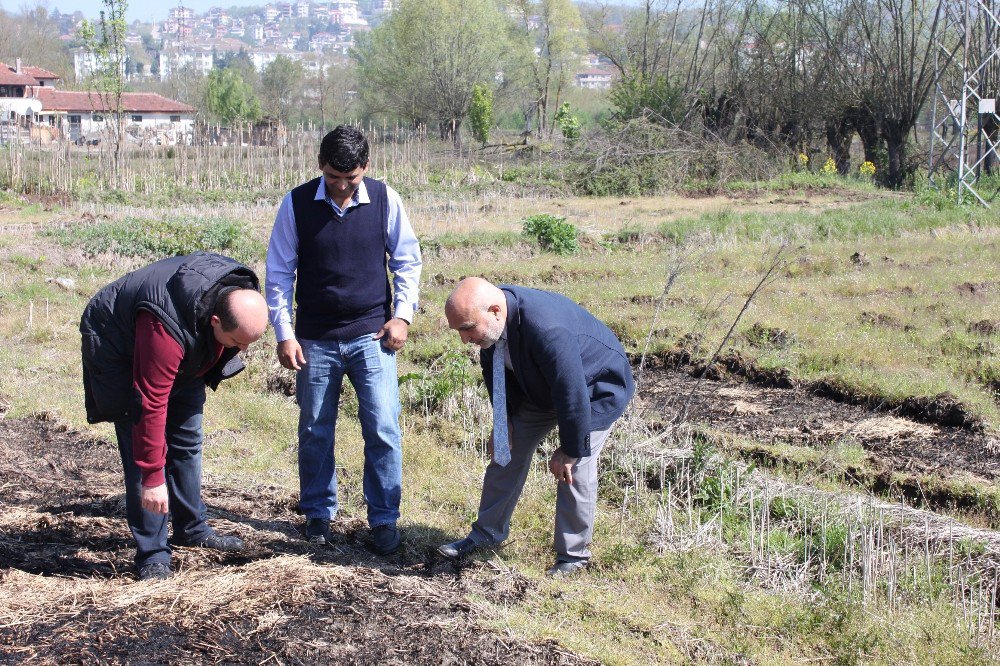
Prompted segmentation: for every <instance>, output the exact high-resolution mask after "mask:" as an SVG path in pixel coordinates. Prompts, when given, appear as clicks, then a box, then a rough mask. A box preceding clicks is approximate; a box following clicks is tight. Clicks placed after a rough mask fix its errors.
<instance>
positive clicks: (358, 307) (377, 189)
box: [292, 178, 392, 340]
mask: <svg viewBox="0 0 1000 666" xmlns="http://www.w3.org/2000/svg"><path fill="white" fill-rule="evenodd" d="M319 180H320V179H319V178H315V179H313V180H310V181H309V182H308V183H304V184H302V185H299V186H298V187H296V188H295V189H294V190H292V209H293V211H294V213H295V227H296V229H297V230H298V235H299V266H298V277H297V279H296V285H295V301H296V304H297V305H298V309H297V313H296V318H295V336H296V337H297V338H300V339H303V340H350V339H351V338H356V337H358V336H361V335H365V334H371V333H375V332H376V331H378V330H379V329H381V328H382V326H383V324H385V322H387V321H389V319H390V318H391V317H392V315H391V302H392V290H391V288H390V286H389V273H388V264H387V257H386V246H387V245H388V221H389V220H388V218H389V200H388V198H387V196H386V187H385V184H384V183H381V182H379V181H377V180H372V179H371V178H365V179H364V183H365V188H366V189H367V190H368V197H369V199H370V201H371V202H370V203H367V204H360V205H356V206H352V207H350V208H348V209H347V210H346V211H345V212H344V214H343V215H338V214H337V213H336V212H335V211H334V209H333V206H331V205H330V204H329V203H328V202H327V201H326V200H319V201H317V200H316V198H315V197H316V190H317V188H319Z"/></svg>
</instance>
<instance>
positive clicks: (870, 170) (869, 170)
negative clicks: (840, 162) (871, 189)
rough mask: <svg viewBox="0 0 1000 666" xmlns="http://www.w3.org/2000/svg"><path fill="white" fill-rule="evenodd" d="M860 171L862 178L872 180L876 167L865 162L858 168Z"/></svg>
mask: <svg viewBox="0 0 1000 666" xmlns="http://www.w3.org/2000/svg"><path fill="white" fill-rule="evenodd" d="M858 171H859V172H860V173H861V175H862V176H866V177H868V178H871V177H872V176H874V175H875V165H874V164H872V163H871V162H865V163H863V164H862V165H861V166H859V167H858Z"/></svg>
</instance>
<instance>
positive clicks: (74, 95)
mask: <svg viewBox="0 0 1000 666" xmlns="http://www.w3.org/2000/svg"><path fill="white" fill-rule="evenodd" d="M32 92H33V96H34V97H35V98H36V99H37V100H38V101H39V102H41V110H40V111H38V112H37V113H36V118H37V122H39V123H41V124H43V125H50V126H52V127H56V128H58V129H59V130H60V131H61V132H62V134H63V136H65V137H67V138H69V139H70V140H71V141H75V140H77V139H79V138H80V137H89V136H91V135H93V134H99V133H101V132H103V131H104V130H105V129H106V127H107V123H108V122H109V120H110V118H111V111H113V109H114V102H113V100H111V99H108V98H107V97H106V96H104V95H100V94H98V93H91V92H69V91H65V90H56V89H54V88H41V87H39V88H34V89H33V91H32ZM121 104H122V112H123V114H124V118H125V124H126V128H128V127H129V126H133V127H135V129H136V130H138V131H142V130H166V129H170V130H174V131H176V132H178V133H180V134H181V135H186V134H188V133H190V132H191V131H192V130H193V128H194V118H195V115H197V113H198V109H196V108H194V107H193V106H189V105H187V104H182V103H181V102H177V101H174V100H172V99H167V98H166V97H162V96H160V95H157V94H155V93H123V94H122V100H121Z"/></svg>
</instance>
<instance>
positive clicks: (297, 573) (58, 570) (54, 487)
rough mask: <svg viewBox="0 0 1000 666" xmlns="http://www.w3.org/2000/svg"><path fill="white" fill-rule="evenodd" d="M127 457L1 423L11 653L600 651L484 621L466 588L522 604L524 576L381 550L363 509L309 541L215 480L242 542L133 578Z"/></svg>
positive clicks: (24, 425)
mask: <svg viewBox="0 0 1000 666" xmlns="http://www.w3.org/2000/svg"><path fill="white" fill-rule="evenodd" d="M120 468H121V463H120V461H119V460H118V458H117V452H116V450H115V448H114V447H113V445H111V444H109V443H108V442H104V441H100V440H94V439H88V438H87V437H84V436H81V435H80V434H79V433H74V432H67V431H66V430H65V429H64V428H61V427H60V426H59V425H57V424H55V423H53V422H51V421H46V420H44V419H20V420H13V419H0V589H2V590H3V595H2V598H0V663H68V662H73V663H77V662H94V661H98V662H102V663H105V662H109V663H126V662H133V661H135V660H141V661H150V662H167V661H169V662H177V661H185V662H188V661H194V662H199V663H201V662H213V663H214V662H220V661H225V662H230V663H232V662H236V663H264V662H273V663H286V664H287V663H385V662H391V663H407V664H435V665H437V664H472V663H475V664H509V663H518V664H589V663H593V662H590V661H589V660H587V659H584V658H581V657H578V656H576V655H572V654H570V653H567V652H565V651H564V650H562V649H561V648H560V647H559V646H558V645H557V644H555V643H540V644H531V643H524V642H523V641H518V640H514V639H511V638H510V637H506V636H503V635H498V634H495V633H490V632H487V631H484V630H483V629H481V628H479V627H478V626H477V625H476V623H475V615H476V609H475V608H474V607H473V606H471V605H470V604H469V603H468V601H466V598H467V596H468V595H469V594H470V593H473V592H474V593H475V595H476V596H481V597H484V598H486V599H489V600H491V601H498V602H499V601H509V602H515V601H517V600H518V599H520V598H522V597H523V596H524V595H525V594H526V593H528V592H529V591H530V589H531V588H532V585H533V584H532V583H531V581H529V580H528V579H526V578H524V577H523V576H521V575H519V574H517V573H510V572H499V573H498V572H493V575H490V576H468V575H463V573H465V572H463V570H461V569H458V568H456V567H455V566H454V565H452V564H451V563H449V562H442V561H440V560H439V559H437V558H436V557H434V556H433V554H432V553H430V552H423V551H421V550H420V549H416V548H414V547H411V546H406V547H404V548H403V549H402V551H401V552H400V553H398V554H396V555H394V556H393V557H391V558H389V559H388V560H386V559H383V558H378V557H375V556H374V555H372V554H371V553H370V552H369V551H368V550H367V548H366V547H365V542H364V539H363V538H362V536H360V535H363V534H365V533H366V532H367V530H364V529H363V521H360V520H353V521H351V520H348V521H336V522H335V523H334V525H333V527H334V531H335V536H334V539H333V544H332V546H330V547H316V546H310V545H309V544H307V543H305V542H304V541H303V540H302V539H301V538H300V536H299V534H298V530H297V528H298V525H299V524H300V523H301V522H302V521H301V517H299V516H297V515H296V514H295V513H294V510H293V509H294V506H295V498H294V497H293V496H292V495H290V494H287V493H282V492H279V491H277V490H275V489H269V488H255V489H247V490H242V491H238V490H234V489H232V488H225V487H221V486H219V485H214V484H212V483H211V481H210V480H206V485H205V493H204V494H205V502H206V504H207V505H208V506H209V513H210V516H211V517H212V518H213V525H214V526H216V527H217V528H219V530H220V531H223V532H225V533H229V534H238V535H239V536H241V537H242V538H243V539H244V540H245V541H246V543H247V545H248V549H247V551H246V552H244V553H240V554H237V555H232V554H230V555H224V554H220V553H215V552H212V551H203V550H200V549H189V548H178V549H176V550H175V553H174V564H175V567H176V568H177V570H178V573H177V574H176V575H175V576H174V577H173V578H171V579H169V580H167V581H163V582H158V583H155V584H138V583H136V582H135V581H134V580H133V577H132V576H131V574H130V573H128V572H129V571H130V569H131V557H132V555H133V551H132V550H131V547H130V537H129V535H128V532H127V529H126V526H125V519H124V503H123V496H122V493H121V490H120V488H119V486H120V483H121V481H120V478H119V477H120V471H119V470H120ZM470 566H472V567H485V566H488V564H486V563H473V564H471V565H470Z"/></svg>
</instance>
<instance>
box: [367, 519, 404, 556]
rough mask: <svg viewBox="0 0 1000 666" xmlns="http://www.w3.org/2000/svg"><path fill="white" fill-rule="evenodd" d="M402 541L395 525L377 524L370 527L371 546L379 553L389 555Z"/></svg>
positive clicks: (397, 548)
mask: <svg viewBox="0 0 1000 666" xmlns="http://www.w3.org/2000/svg"><path fill="white" fill-rule="evenodd" d="M402 542H403V540H402V538H401V537H400V536H399V530H397V529H396V526H395V525H378V526H376V527H373V528H372V548H374V549H375V552H376V553H378V554H379V555H391V554H392V553H395V552H396V551H397V550H399V544H401V543H402Z"/></svg>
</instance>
